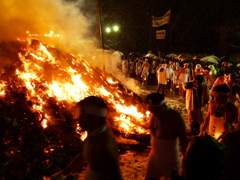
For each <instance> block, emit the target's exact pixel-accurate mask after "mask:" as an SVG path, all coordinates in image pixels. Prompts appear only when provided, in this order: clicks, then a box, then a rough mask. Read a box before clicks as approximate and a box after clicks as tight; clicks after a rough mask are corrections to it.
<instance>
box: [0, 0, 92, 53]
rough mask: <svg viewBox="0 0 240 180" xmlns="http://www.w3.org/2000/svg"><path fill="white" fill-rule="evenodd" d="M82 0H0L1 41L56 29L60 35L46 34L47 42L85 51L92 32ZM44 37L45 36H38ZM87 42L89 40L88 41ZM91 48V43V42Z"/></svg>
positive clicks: (64, 47)
mask: <svg viewBox="0 0 240 180" xmlns="http://www.w3.org/2000/svg"><path fill="white" fill-rule="evenodd" d="M80 2H82V1H79V2H78V3H76V2H75V3H69V2H63V1H62V0H34V1H32V0H24V1H19V0H2V1H0V12H1V16H0V22H1V24H0V31H1V33H0V41H3V40H16V38H24V37H26V36H27V34H26V31H30V33H32V34H49V32H50V31H51V30H52V31H54V33H56V34H59V35H60V37H56V38H45V39H44V42H45V43H49V44H51V45H55V46H61V48H62V49H64V50H71V52H73V51H75V52H76V50H80V49H81V52H83V49H84V46H83V44H82V43H83V42H82V40H86V39H89V38H92V37H90V35H89V34H88V32H89V26H90V23H92V22H91V21H90V20H89V18H87V17H85V16H84V15H83V13H81V12H80V6H81V4H80ZM36 38H37V39H39V40H42V39H41V38H43V37H36ZM84 45H85V46H86V41H85V44H84ZM88 49H89V45H88Z"/></svg>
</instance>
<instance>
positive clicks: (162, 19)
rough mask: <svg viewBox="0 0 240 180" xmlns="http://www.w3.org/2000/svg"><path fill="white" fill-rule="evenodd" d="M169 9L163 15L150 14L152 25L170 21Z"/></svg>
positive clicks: (155, 25)
mask: <svg viewBox="0 0 240 180" xmlns="http://www.w3.org/2000/svg"><path fill="white" fill-rule="evenodd" d="M170 14H171V10H169V11H168V12H167V13H166V14H165V15H164V16H161V17H155V16H152V27H159V26H162V25H164V24H167V23H169V22H170Z"/></svg>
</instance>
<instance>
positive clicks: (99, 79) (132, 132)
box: [0, 40, 148, 179]
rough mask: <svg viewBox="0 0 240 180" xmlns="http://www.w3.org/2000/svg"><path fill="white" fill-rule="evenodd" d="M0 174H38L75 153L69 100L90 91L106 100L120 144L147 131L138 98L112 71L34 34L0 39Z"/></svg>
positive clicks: (16, 176) (78, 133)
mask: <svg viewBox="0 0 240 180" xmlns="http://www.w3.org/2000/svg"><path fill="white" fill-rule="evenodd" d="M0 59H1V60H0V72H1V75H0V111H1V113H0V118H1V120H0V128H1V130H0V138H1V143H0V149H1V151H0V157H1V159H0V164H1V170H0V177H1V178H3V179H41V177H43V176H48V175H50V174H52V173H53V172H57V171H58V170H60V169H62V168H63V167H65V166H66V164H67V163H68V162H69V161H71V160H72V159H73V157H75V155H76V154H77V153H78V151H79V147H80V145H81V141H80V140H79V138H84V134H83V133H82V132H81V131H79V128H78V126H77V123H76V122H75V121H74V105H75V103H76V102H78V101H79V100H81V99H83V98H84V97H86V96H89V95H95V96H101V97H102V98H104V99H106V100H107V101H108V102H109V106H110V113H109V118H108V122H109V124H110V126H111V127H112V128H113V129H114V133H115V135H116V138H117V139H118V141H119V142H120V143H121V144H128V145H129V144H130V145H131V144H138V143H139V142H140V141H141V138H139V137H142V139H144V137H146V136H147V137H148V135H147V134H148V133H147V132H148V131H147V130H146V129H145V128H144V126H145V125H146V123H147V118H146V116H145V113H144V112H145V111H144V108H143V106H142V102H141V98H139V97H138V96H137V95H136V94H134V93H132V92H130V91H129V90H127V89H126V88H125V87H124V86H122V85H121V84H120V83H119V81H118V80H116V79H115V78H114V77H113V76H111V75H108V74H106V73H104V72H103V71H102V70H101V69H99V68H97V67H94V66H91V65H90V64H89V63H88V62H87V61H84V60H81V59H80V58H78V57H77V56H74V55H71V54H68V53H65V52H63V51H61V50H59V49H57V48H53V47H47V46H44V45H43V44H42V43H40V42H39V41H38V40H32V41H27V40H26V41H20V40H19V41H11V42H2V43H0Z"/></svg>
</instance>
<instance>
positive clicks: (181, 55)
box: [174, 54, 189, 61]
mask: <svg viewBox="0 0 240 180" xmlns="http://www.w3.org/2000/svg"><path fill="white" fill-rule="evenodd" d="M174 59H178V60H180V61H184V60H188V59H189V58H188V57H187V56H186V55H183V54H180V55H178V56H175V57H174Z"/></svg>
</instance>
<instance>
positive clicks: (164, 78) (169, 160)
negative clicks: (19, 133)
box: [51, 59, 240, 180]
mask: <svg viewBox="0 0 240 180" xmlns="http://www.w3.org/2000/svg"><path fill="white" fill-rule="evenodd" d="M122 65H123V67H122V68H123V73H124V75H125V76H128V73H129V68H128V67H129V62H128V61H127V60H124V61H123V63H122ZM153 66H154V68H153ZM132 68H133V70H134V71H133V72H132V73H135V75H134V76H133V77H134V78H136V80H137V81H140V82H141V83H144V84H145V83H148V82H149V76H150V74H151V75H152V77H153V76H154V78H155V80H156V81H155V83H156V84H157V87H156V92H154V93H150V94H148V95H147V96H146V99H145V105H146V110H148V111H149V112H150V122H149V131H150V135H151V141H150V143H151V150H150V153H149V159H148V163H147V164H146V176H145V180H159V179H161V180H202V179H205V180H239V179H240V173H239V169H240V163H239V162H240V153H239V152H240V146H239V139H240V133H239V132H240V126H239V123H240V121H239V108H238V104H237V102H239V101H238V96H239V95H240V86H239V84H238V82H237V81H236V77H237V73H236V72H235V71H234V69H233V68H232V67H220V68H219V67H216V66H215V65H214V64H208V65H207V66H206V65H205V66H204V65H202V64H196V65H195V66H193V64H191V63H180V62H173V61H169V62H168V63H167V62H163V63H157V62H155V63H154V61H152V63H151V64H150V62H149V59H144V61H143V62H141V61H140V60H138V61H137V62H136V63H135V64H134V65H133V66H132ZM166 88H169V89H170V92H174V93H177V92H178V93H179V99H180V100H185V102H186V109H187V111H188V123H189V124H190V132H187V129H186V124H185V122H184V120H183V118H182V116H181V113H180V112H178V111H176V110H174V109H172V108H170V107H169V106H168V105H167V104H166V102H165V96H166V93H165V90H166ZM176 88H178V89H179V90H178V91H176ZM77 106H78V112H79V117H78V121H79V123H80V126H81V127H82V129H83V130H85V131H87V132H88V136H87V138H86V139H85V141H84V143H83V148H82V150H81V152H80V154H79V155H78V156H77V157H76V158H75V159H74V160H73V161H72V162H71V163H70V164H69V165H68V166H67V167H66V168H65V169H63V170H62V171H59V172H57V173H56V174H54V175H52V176H51V179H53V180H58V179H65V178H66V177H67V175H69V174H71V173H72V172H73V171H74V170H75V169H77V168H78V167H80V166H81V165H82V164H83V163H84V162H88V167H87V171H86V176H85V179H86V180H122V179H123V177H122V175H121V171H120V168H119V162H118V148H117V143H116V141H115V139H114V136H113V133H112V132H111V129H110V128H109V127H108V126H107V122H106V118H105V117H106V114H107V110H108V106H107V102H106V101H105V100H103V99H102V98H99V97H95V96H90V97H87V98H85V99H83V100H81V101H80V102H79V103H78V105H77ZM204 109H208V110H207V113H206V114H204V112H203V111H204Z"/></svg>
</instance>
